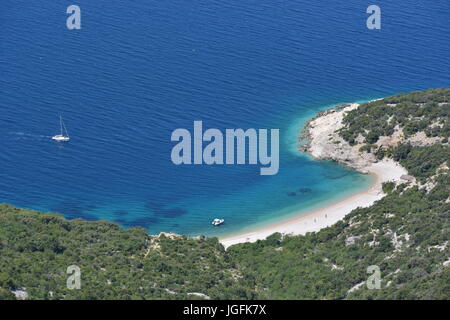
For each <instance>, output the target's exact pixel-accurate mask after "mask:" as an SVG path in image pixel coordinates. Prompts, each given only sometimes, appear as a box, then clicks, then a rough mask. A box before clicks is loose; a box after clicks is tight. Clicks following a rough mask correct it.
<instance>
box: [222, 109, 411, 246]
mask: <svg viewBox="0 0 450 320" xmlns="http://www.w3.org/2000/svg"><path fill="white" fill-rule="evenodd" d="M357 107H358V105H357V104H352V105H349V107H348V108H346V109H347V110H351V109H354V108H357ZM344 110H345V109H344ZM342 115H343V112H341V111H338V112H330V113H328V114H325V115H324V116H319V117H318V118H316V119H313V120H312V121H311V124H310V126H311V128H310V138H311V142H310V146H309V150H308V153H310V154H312V156H313V157H315V158H317V159H333V160H337V161H339V162H342V163H345V164H347V165H349V166H350V167H353V168H355V169H358V170H359V171H361V172H366V173H369V174H372V175H374V177H375V181H374V183H373V184H372V185H371V186H370V188H369V189H367V190H364V191H362V192H359V193H357V194H355V195H352V196H350V197H347V198H345V199H343V200H340V201H338V202H335V203H333V204H331V205H329V206H326V207H324V208H321V209H317V210H313V211H311V212H309V213H304V212H302V213H299V216H298V217H295V218H292V219H289V220H286V221H283V222H279V223H275V224H272V225H269V226H267V227H261V228H257V229H255V230H253V231H249V232H245V233H242V234H237V235H232V236H225V237H221V238H219V240H220V242H221V243H222V245H224V246H225V248H227V247H229V246H231V245H233V244H237V243H243V242H255V241H257V240H263V239H265V238H267V237H268V236H270V235H271V234H273V233H275V232H279V233H282V234H292V235H303V234H306V233H307V232H313V231H319V230H320V229H323V228H325V227H328V226H331V225H333V224H335V223H336V222H338V221H339V220H341V219H343V218H344V217H345V216H346V215H347V214H349V213H350V212H351V211H352V210H354V209H356V208H358V207H368V206H371V205H372V204H373V203H374V202H375V201H377V200H380V199H381V198H383V197H384V195H385V194H384V193H383V191H382V183H383V182H387V181H397V182H398V181H401V178H400V177H401V176H402V175H405V174H407V171H406V169H404V168H403V167H402V166H400V165H399V164H398V163H396V162H395V161H393V160H383V161H379V162H375V161H373V160H372V161H369V159H364V158H362V157H360V155H359V153H358V152H357V151H355V149H353V150H352V149H351V148H350V147H349V146H345V145H344V142H343V145H342V146H343V147H344V148H345V147H347V148H348V149H347V150H346V152H345V153H346V154H349V153H350V154H351V155H350V156H349V157H350V158H351V159H350V160H349V159H347V156H346V158H345V159H339V158H338V159H334V158H335V157H342V156H341V154H342V153H343V152H341V150H342V149H339V154H337V152H336V148H337V147H336V146H335V144H334V143H332V142H329V140H330V139H329V138H328V136H329V135H330V133H334V132H335V131H336V130H337V129H339V128H340V127H341V120H342ZM324 137H326V139H324ZM335 139H337V138H336V136H335ZM344 150H345V149H344ZM347 162H348V163H347Z"/></svg>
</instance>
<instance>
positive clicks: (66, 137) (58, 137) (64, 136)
mask: <svg viewBox="0 0 450 320" xmlns="http://www.w3.org/2000/svg"><path fill="white" fill-rule="evenodd" d="M59 126H60V127H61V134H57V135H55V136H53V137H52V139H53V140H55V141H57V142H65V141H69V140H70V138H69V133H68V132H67V129H66V126H65V125H64V122H63V120H62V117H61V116H59ZM64 133H65V134H64Z"/></svg>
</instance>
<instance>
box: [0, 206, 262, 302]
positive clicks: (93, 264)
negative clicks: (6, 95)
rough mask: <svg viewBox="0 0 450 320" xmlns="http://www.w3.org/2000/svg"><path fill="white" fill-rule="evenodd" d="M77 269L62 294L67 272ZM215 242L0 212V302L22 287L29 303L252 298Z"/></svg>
mask: <svg viewBox="0 0 450 320" xmlns="http://www.w3.org/2000/svg"><path fill="white" fill-rule="evenodd" d="M70 265H77V266H79V267H80V269H81V279H82V282H81V289H80V290H69V289H67V286H66V281H67V278H68V277H69V275H68V274H67V273H66V271H67V267H68V266H70ZM252 286H253V285H252V284H250V285H249V284H246V281H245V280H244V279H242V277H241V275H240V274H239V272H238V270H237V269H236V268H235V267H233V264H232V263H230V262H229V261H228V260H227V255H225V254H224V249H223V247H222V246H221V245H220V244H219V243H218V241H217V239H214V238H212V239H208V238H202V239H188V238H186V237H176V238H173V239H170V238H169V237H166V236H160V237H150V236H148V235H147V234H146V232H145V231H144V230H143V229H140V228H133V229H129V230H123V229H121V228H120V227H118V226H117V225H116V224H113V223H109V222H106V221H99V222H87V221H81V220H66V219H64V218H63V217H60V216H58V215H54V214H49V213H41V212H36V211H31V210H22V209H17V208H14V207H12V206H8V205H0V288H2V289H1V290H0V298H7V297H11V296H12V295H11V292H10V291H11V290H18V289H20V288H23V287H25V288H26V291H27V293H28V295H29V298H32V299H51V298H53V299H61V298H65V299H73V298H77V299H115V298H116V299H144V298H147V299H185V298H191V299H192V298H196V296H195V295H188V293H196V292H199V293H203V294H206V295H208V296H210V297H211V298H214V299H225V298H231V297H234V298H247V299H250V298H254V297H255V296H254V293H253V290H251V289H249V288H251V287H252Z"/></svg>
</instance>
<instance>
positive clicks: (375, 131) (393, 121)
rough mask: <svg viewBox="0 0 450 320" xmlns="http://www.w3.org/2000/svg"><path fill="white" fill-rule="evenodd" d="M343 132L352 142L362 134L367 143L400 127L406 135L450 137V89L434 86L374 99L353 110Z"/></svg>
mask: <svg viewBox="0 0 450 320" xmlns="http://www.w3.org/2000/svg"><path fill="white" fill-rule="evenodd" d="M344 124H345V127H344V128H343V129H342V130H341V131H340V135H341V136H342V137H343V138H344V140H346V141H348V142H349V143H350V144H351V145H354V144H356V143H357V138H358V136H359V135H361V137H362V138H363V141H364V142H365V143H366V144H367V145H371V144H373V143H375V142H376V141H377V140H378V138H379V137H380V136H390V135H392V134H393V133H394V131H395V128H396V126H398V127H399V128H401V129H402V130H403V134H404V135H405V137H406V138H407V137H409V136H411V135H413V134H415V133H417V132H419V131H424V132H425V133H426V135H427V136H428V137H442V139H443V141H448V138H449V137H450V89H430V90H426V91H420V92H412V93H408V94H400V95H396V96H393V97H390V98H385V99H381V100H376V101H371V102H368V103H364V104H362V105H360V106H359V107H358V108H357V109H355V110H352V111H350V112H349V113H348V114H347V116H346V117H345V118H344Z"/></svg>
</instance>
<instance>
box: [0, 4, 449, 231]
mask: <svg viewBox="0 0 450 320" xmlns="http://www.w3.org/2000/svg"><path fill="white" fill-rule="evenodd" d="M69 4H72V3H65V1H58V2H55V1H50V0H43V1H39V3H38V2H30V1H24V0H14V1H13V0H5V1H3V2H2V10H1V11H0V21H1V22H0V23H1V27H2V28H1V31H0V43H1V46H0V111H1V113H0V149H1V152H0V201H1V202H7V203H12V204H14V205H17V206H20V207H28V208H35V209H39V210H44V211H53V212H60V213H62V214H63V215H64V216H66V217H68V218H83V219H88V220H97V219H107V220H110V221H115V222H117V223H119V224H120V225H122V226H124V227H131V226H141V227H144V228H146V229H147V230H148V231H149V232H150V233H157V232H161V231H167V232H177V233H185V234H188V235H198V234H207V235H218V234H224V233H230V232H237V231H239V230H242V229H246V228H250V227H252V226H255V225H261V224H265V223H268V222H269V221H273V220H277V219H283V218H287V217H288V216H289V215H290V214H291V213H292V212H294V211H297V210H299V209H301V210H309V209H310V208H312V207H315V206H321V205H323V204H324V203H325V202H329V201H334V200H336V199H339V198H342V197H344V196H347V195H349V194H351V193H354V192H357V191H359V190H361V189H363V188H366V187H367V185H368V184H369V183H370V181H369V180H370V177H367V176H364V175H360V174H358V173H355V172H353V171H351V170H349V169H346V168H344V167H342V166H339V165H336V164H333V163H327V162H318V161H312V160H311V159H309V158H308V157H305V156H302V155H300V154H299V153H298V152H296V144H297V141H296V140H297V130H298V129H300V127H301V124H302V122H303V121H305V120H306V119H308V118H310V117H312V116H313V115H314V114H315V113H316V112H317V111H319V110H322V109H324V108H326V107H327V106H331V105H334V104H338V103H342V102H352V101H358V100H366V99H372V98H380V97H384V96H388V95H391V94H395V93H398V92H404V91H410V90H419V89H426V88H431V87H448V86H449V85H450V73H449V72H448V71H449V70H450V65H449V59H448V57H449V54H450V41H449V40H450V38H449V33H448V21H449V12H450V10H449V9H450V5H449V3H448V1H446V0H445V1H444V0H436V1H433V2H432V3H430V2H429V1H425V0H419V1H413V0H405V1H402V2H401V3H398V2H397V3H392V1H384V0H380V1H379V5H380V6H381V7H382V10H383V26H382V30H380V31H376V32H374V31H370V30H368V29H367V28H366V27H365V19H366V17H367V15H366V13H365V9H366V7H365V5H362V4H361V2H360V1H357V0H350V1H345V3H343V2H342V1H337V0H331V1H329V2H327V3H326V4H324V3H322V2H321V3H317V2H314V3H311V2H307V1H294V0H292V1H291V0H289V1H283V2H276V1H275V2H274V1H265V0H263V1H256V0H252V1H248V0H244V1H237V0H232V1H227V2H226V3H223V2H219V1H207V2H205V1H196V0H194V1H189V2H186V1H178V0H175V1H170V2H161V1H153V0H150V1H134V2H132V3H128V2H126V3H124V2H123V1H118V0H113V1H107V2H106V1H95V2H94V1H87V0H79V1H78V3H77V4H78V5H79V6H80V7H81V9H82V29H81V30H79V31H68V30H67V29H66V28H65V17H66V14H65V11H66V8H67V6H68V5H69ZM59 113H62V114H63V116H64V119H65V123H66V125H67V127H68V129H69V133H70V134H71V138H72V140H71V141H70V143H68V144H65V145H57V144H55V143H53V142H52V141H51V140H50V136H51V135H53V134H55V132H57V131H58V130H59V128H58V115H59ZM194 120H202V121H203V124H204V126H205V127H213V128H218V129H220V130H225V129H226V128H244V129H246V128H279V129H280V134H281V136H280V144H281V145H280V146H281V154H280V171H279V173H278V175H276V176H260V175H259V166H179V167H177V166H174V165H173V164H172V162H171V161H170V151H171V148H172V146H173V144H172V143H171V142H170V134H171V132H172V130H174V129H176V128H180V127H181V128H192V124H193V121H194ZM293 193H295V196H294V195H292V194H293ZM215 217H223V218H225V219H226V223H225V224H224V225H223V226H221V227H220V228H212V226H211V225H210V221H211V220H212V219H213V218H215Z"/></svg>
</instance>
